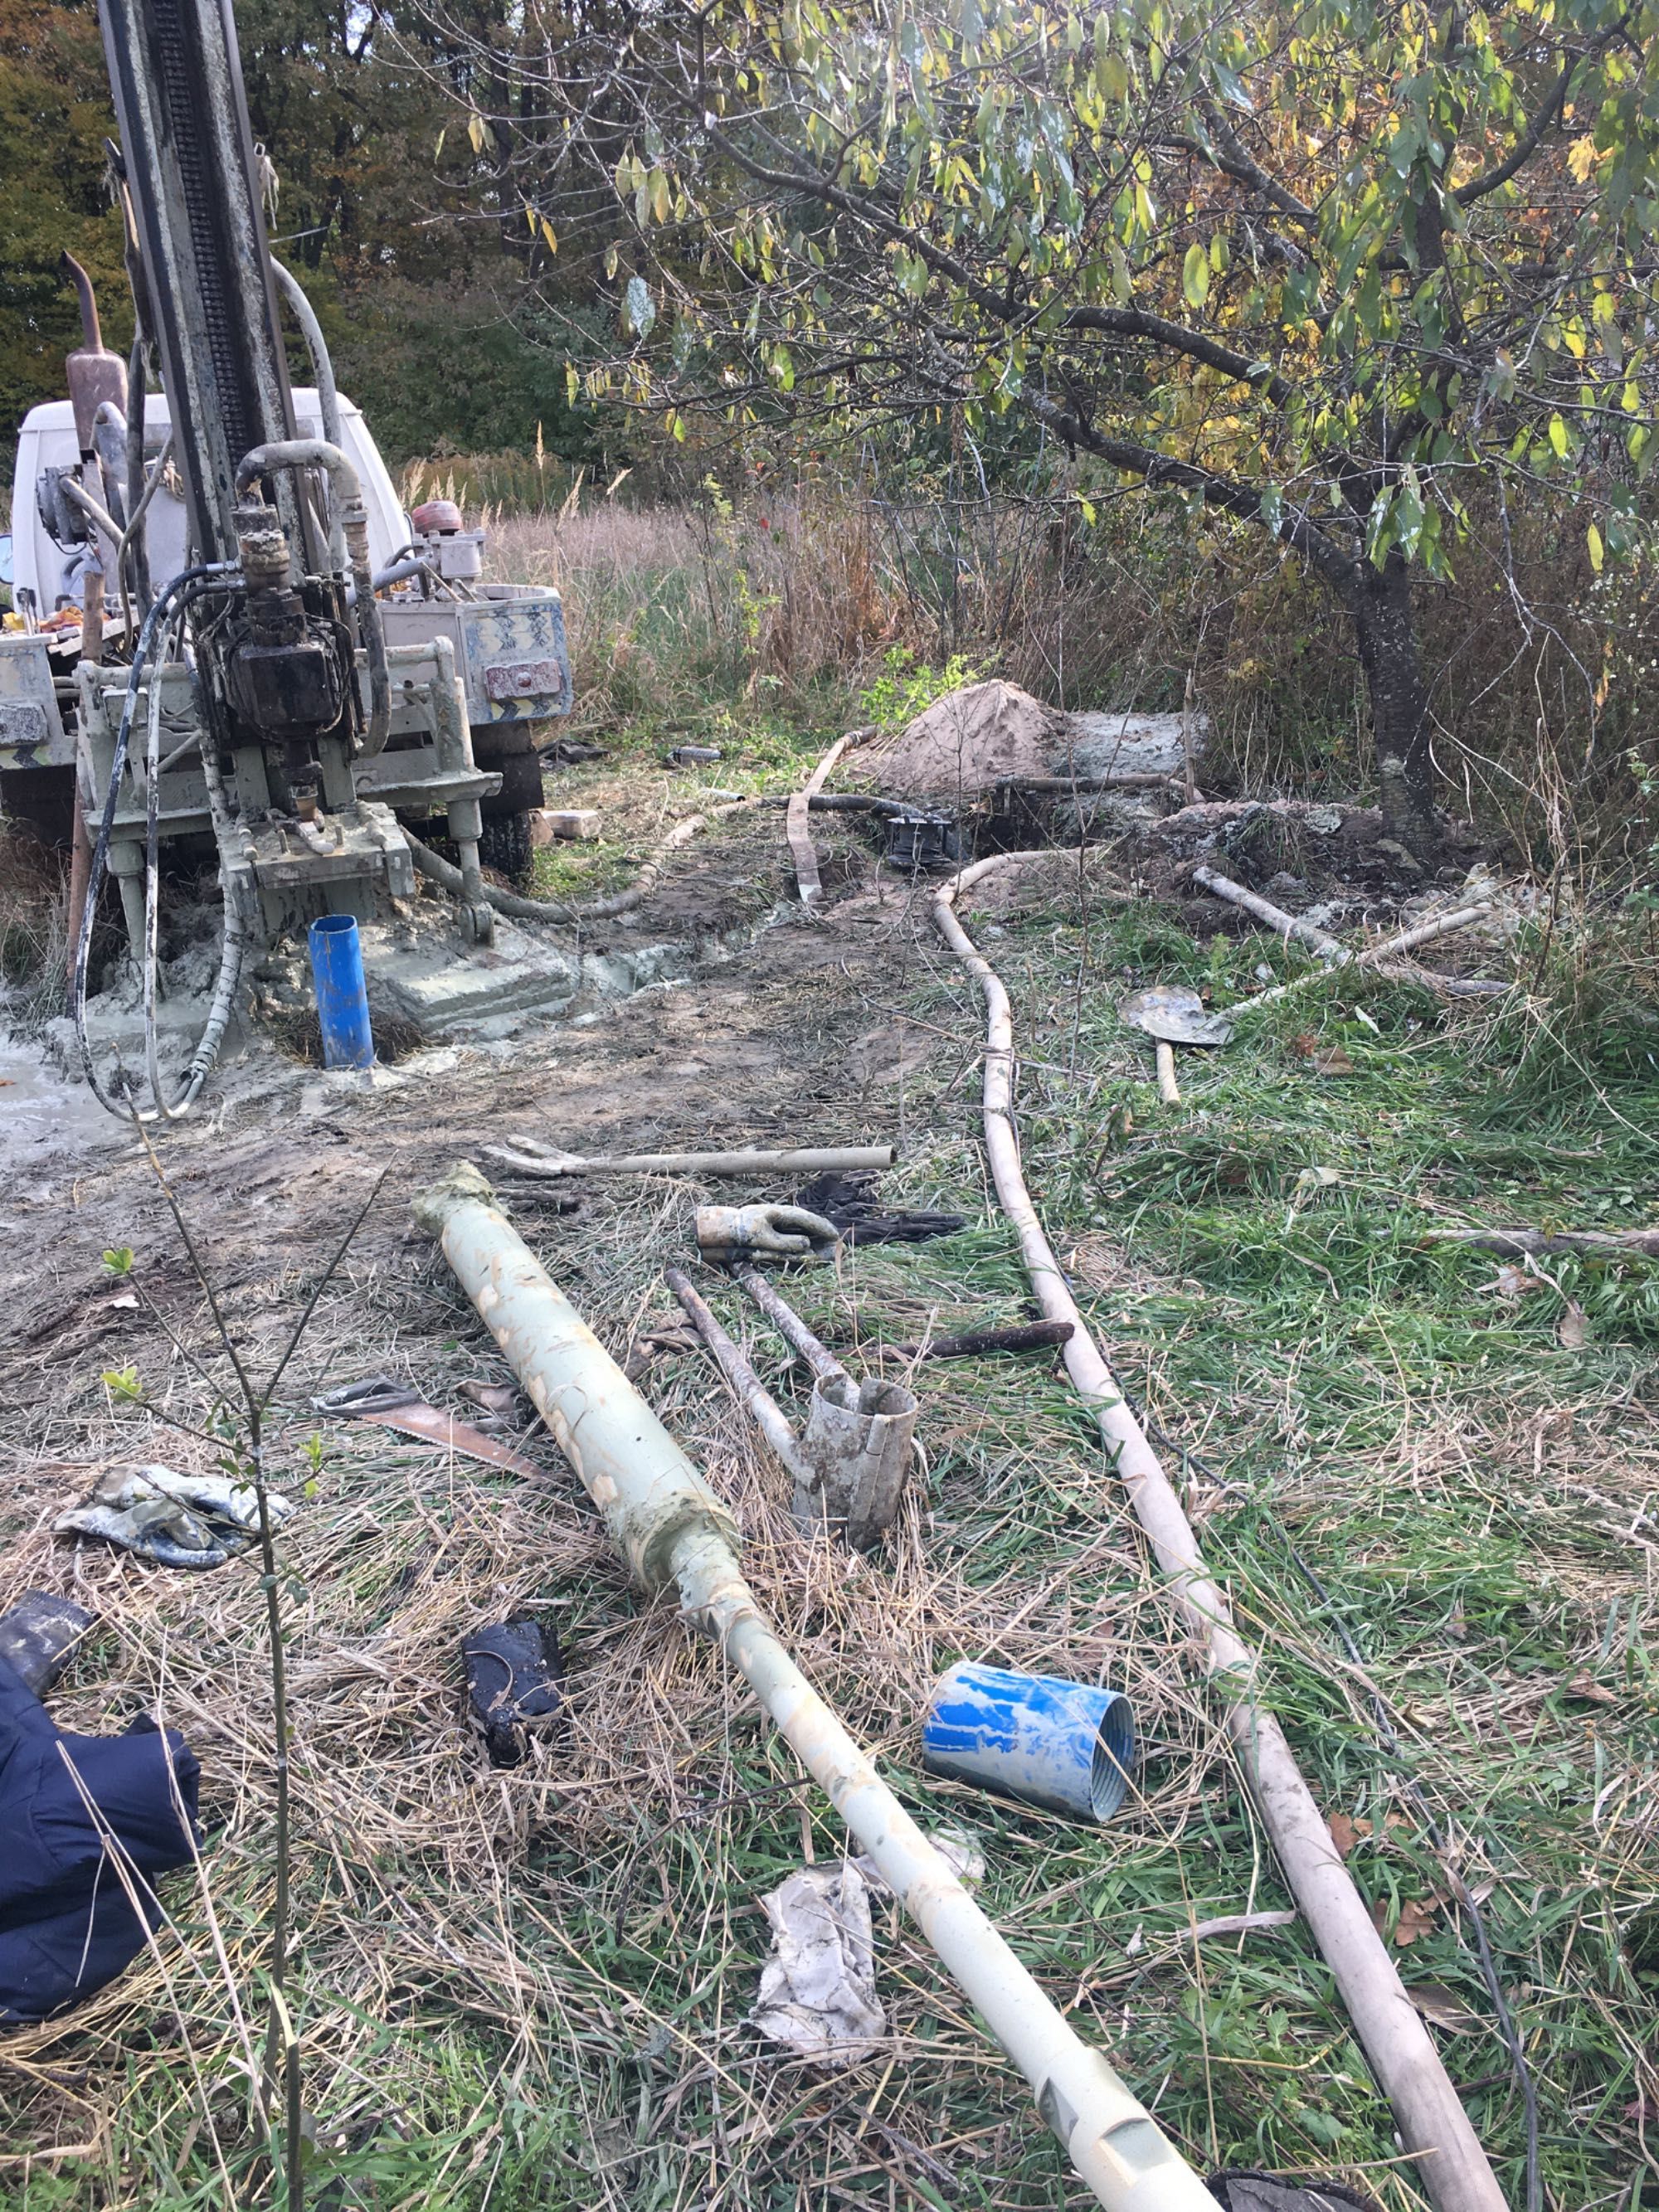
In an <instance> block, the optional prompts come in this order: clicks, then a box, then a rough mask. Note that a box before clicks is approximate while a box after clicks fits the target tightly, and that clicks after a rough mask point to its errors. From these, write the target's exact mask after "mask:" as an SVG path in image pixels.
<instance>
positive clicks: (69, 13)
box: [0, 0, 620, 483]
mask: <svg viewBox="0 0 1659 2212" xmlns="http://www.w3.org/2000/svg"><path fill="white" fill-rule="evenodd" d="M500 19H501V10H500V9H492V8H490V7H489V6H480V7H478V8H477V9H475V10H473V11H472V12H471V15H470V17H469V19H468V25H467V27H468V29H469V31H470V32H471V34H472V36H473V38H474V39H475V40H477V41H480V42H482V43H483V45H485V46H488V44H489V41H490V40H491V39H492V38H493V36H494V35H495V31H496V29H497V27H498V26H499V22H500ZM236 21H237V28H238V32H239V34H240V41H241V50H242V68H243V76H244V80H245V82H246V89H247V96H248V107H249V112H250V116H251V118H252V125H253V132H254V137H255V138H256V139H257V140H258V142H259V143H261V144H262V145H263V146H264V149H265V152H266V155H267V156H268V158H269V160H270V164H271V167H272V170H273V171H274V173H275V179H276V184H275V195H276V200H275V208H274V213H273V219H272V220H271V222H270V234H271V240H272V244H273V249H274V251H275V252H276V253H277V255H278V256H279V258H283V259H284V260H286V261H287V262H288V264H289V266H290V267H291V268H293V269H294V270H295V273H296V274H297V275H298V276H300V277H301V279H302V281H303V283H305V286H306V289H307V291H308V292H309V293H310V294H311V296H312V298H313V301H314V302H315V304H316V306H317V307H318V310H319V313H320V315H321V317H322V319H323V324H324V327H325V331H326V332H327V335H328V338H329V343H330V346H331V350H332V351H333V353H334V356H335V360H336V365H337V371H338V374H339V378H340V382H341V386H342V388H343V390H344V391H346V392H349V393H350V395H351V397H352V398H354V399H356V401H357V403H358V404H359V405H360V406H362V408H363V410H364V411H365V413H366V414H368V416H369V418H370V420H371V421H372V422H373V423H374V430H375V435H376V437H377V438H378V440H379V441H380V447H381V448H382V450H383V452H384V453H386V456H387V459H389V460H391V461H392V462H393V463H394V464H395V463H398V462H402V461H404V460H407V459H410V458H411V457H412V456H414V455H416V454H428V453H440V454H442V453H475V452H485V451H497V450H501V449H504V448H513V447H516V448H520V449H528V448H531V447H533V446H534V444H535V442H536V439H537V435H538V426H539V427H540V432H541V435H542V438H543V441H544V450H546V451H548V452H551V453H556V454H561V455H568V456H571V457H574V458H576V459H592V460H593V461H595V462H596V463H598V462H599V461H601V460H602V459H604V458H605V453H606V451H607V450H608V449H607V447H606V443H605V440H604V439H603V438H601V437H600V436H599V435H598V433H597V432H596V429H595V427H594V420H593V416H592V410H585V411H582V412H580V413H574V414H573V412H572V411H571V410H570V408H569V406H568V398H567V385H566V379H565V373H564V372H565V362H566V359H567V357H568V349H569V344H570V337H569V328H570V326H569V325H568V324H562V326H561V331H560V335H559V339H558V343H557V345H556V346H553V345H550V344H549V343H547V332H546V331H545V329H544V327H543V325H544V324H545V321H546V318H547V314H548V304H547V303H548V301H549V299H550V298H557V299H558V300H559V301H560V303H561V305H562V306H563V307H566V308H568V310H570V311H571V312H572V313H573V314H574V316H575V317H576V318H577V319H578V320H579V319H580V314H581V312H582V310H583V309H584V307H586V306H587V305H588V301H587V299H586V295H585V293H584V285H585V281H586V272H585V270H584V267H583V265H582V264H581V260H580V257H579V256H578V255H576V254H574V253H569V254H567V255H566V257H565V261H564V270H568V277H564V272H563V271H559V272H555V271H554V270H553V269H552V268H551V267H550V265H548V264H550V263H551V260H552V257H550V255H549V253H548V252H547V248H546V245H545V242H544V241H538V240H534V239H532V238H531V237H530V236H529V235H528V234H527V233H526V228H525V226H524V223H523V221H522V218H521V217H520V215H519V211H518V210H517V208H516V206H515V207H514V208H513V210H512V216H511V219H510V220H508V219H507V217H506V216H502V215H501V214H500V213H499V211H497V210H492V209H490V208H489V206H488V205H487V204H485V196H484V195H483V194H481V193H480V192H479V191H477V189H476V179H475V176H474V168H475V161H474V157H473V152H472V149H471V145H470V144H469V142H468V137H467V133H466V130H465V125H464V124H463V123H461V122H459V120H458V108H457V101H458V100H465V99H466V98H468V97H469V96H470V94H471V88H472V87H473V86H474V85H475V83H477V80H478V77H479V74H480V73H479V70H478V67H477V62H476V58H474V57H475V52H476V50H475V49H471V48H469V49H468V50H466V51H465V52H463V51H458V50H455V49H454V42H453V41H451V42H447V43H448V44H449V46H450V48H451V50H450V51H446V50H445V46H446V42H443V41H440V40H438V39H436V38H435V36H434V35H433V34H432V33H431V32H430V31H429V30H428V28H427V27H426V26H425V24H424V22H423V20H422V16H421V15H420V14H419V13H418V11H417V10H416V9H412V8H411V9H386V8H381V7H378V6H377V7H375V8H373V9H362V8H360V7H356V6H347V5H340V6H335V7H330V6H327V5H325V4H319V0H243V4H240V5H239V6H238V8H237V9H236ZM478 89H479V90H480V91H481V92H482V90H483V86H482V85H479V86H478ZM114 127H115V126H114V118H113V115H112V111H111V106H110V100H109V93H108V87H107V83H106V76H105V71H104V58H103V49H102V46H101V44H100V38H99V31H98V10H97V7H96V5H95V0H0V471H3V472H4V477H3V480H4V481H6V482H8V483H9V480H10V470H11V464H12V453H13V447H14V436H15V426H16V424H17V423H18V422H20V421H21V418H22V416H24V415H25V414H26V413H27V410H29V408H31V407H33V406H34V405H36V404H38V403H39V402H40V401H41V400H46V399H57V398H62V397H63V395H64V355H65V354H66V353H68V352H69V351H70V349H71V348H72V347H74V346H75V345H76V344H77V343H79V341H80V324H79V321H78V319H77V314H76V303H75V295H74V293H73V292H72V291H71V290H70V287H69V286H68V285H67V284H66V283H64V279H63V277H62V276H61V274H60V273H59V270H58V256H59V254H60V253H61V252H63V250H64V248H65V247H67V248H68V249H69V251H70V252H72V253H74V254H75V255H76V258H78V259H79V260H81V261H82V263H84V264H85V265H86V267H87V268H88V269H89V270H91V271H92V273H93V276H94V279H95V280H96V283H97V286H98V296H99V301H100V307H101V308H102V311H103V316H104V323H105V336H106V340H107V341H108V342H110V343H114V344H117V345H118V346H120V347H122V348H125V346H126V344H127V343H128V342H129V340H130V337H131V328H132V315H131V303H130V301H129V299H128V295H127V284H126V277H125V272H124V270H123V268H122V263H121V235H120V227H119V224H118V221H117V218H116V215H115V211H114V209H113V208H112V204H111V202H110V197H109V192H108V190H107V188H106V182H105V169H106V160H105V153H104V142H105V140H106V137H108V136H110V135H111V134H112V132H113V131H114ZM560 278H563V282H562V283H561V282H560V281H559V280H560ZM532 285H533V286H538V287H539V288H540V289H539V290H532ZM594 336H595V342H596V349H597V344H598V343H599V337H600V332H599V328H598V327H597V325H596V328H595V333H594ZM295 366H296V369H297V368H299V366H300V364H299V362H297V360H296V363H295ZM609 437H610V440H611V443H612V444H615V443H617V441H618V440H619V438H620V429H619V426H618V425H617V423H616V422H611V424H610V426H609Z"/></svg>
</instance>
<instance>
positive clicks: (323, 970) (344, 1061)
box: [307, 914, 374, 1067]
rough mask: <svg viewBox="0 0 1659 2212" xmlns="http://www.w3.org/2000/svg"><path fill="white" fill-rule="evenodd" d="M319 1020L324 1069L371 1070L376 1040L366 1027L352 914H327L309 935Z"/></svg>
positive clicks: (360, 952) (360, 953) (365, 1001)
mask: <svg viewBox="0 0 1659 2212" xmlns="http://www.w3.org/2000/svg"><path fill="white" fill-rule="evenodd" d="M307 942H308V943H309V945H310V947H311V976H312V981H313V983H314V984H315V985H316V987H317V1018H318V1021H319V1023H320V1024H321V1025H322V1031H323V1066H325V1067H373V1066H374V1033H373V1031H372V1030H370V1028H369V1025H368V987H367V985H366V984H365V983H364V981H363V948H362V945H360V944H359V942H358V939H357V925H356V922H355V921H353V920H352V918H351V916H350V915H349V914H325V915H324V916H323V917H322V919H321V920H320V921H313V923H312V925H311V928H310V931H309V933H308V936H307Z"/></svg>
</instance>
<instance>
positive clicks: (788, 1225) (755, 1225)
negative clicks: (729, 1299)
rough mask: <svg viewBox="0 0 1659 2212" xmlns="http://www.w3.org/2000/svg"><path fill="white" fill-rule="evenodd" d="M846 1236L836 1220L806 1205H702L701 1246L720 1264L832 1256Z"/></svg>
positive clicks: (699, 1219) (699, 1222) (705, 1255)
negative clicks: (842, 1233)
mask: <svg viewBox="0 0 1659 2212" xmlns="http://www.w3.org/2000/svg"><path fill="white" fill-rule="evenodd" d="M840 1242H841V1237H840V1233H839V1232H838V1231H837V1230H836V1225H835V1223H834V1222H833V1221H826V1220H825V1219H824V1218H823V1215H822V1214H821V1213H809V1212H807V1210H806V1208H805V1206H699V1207H698V1208H697V1249H698V1250H699V1251H700V1252H701V1253H702V1256H703V1258H704V1259H705V1260H708V1261H711V1262H712V1263H714V1265H715V1266H717V1267H734V1266H741V1265H743V1264H744V1262H746V1261H759V1260H804V1259H812V1260H827V1259H828V1258H829V1255H831V1253H833V1252H834V1250H835V1249H836V1246H837V1244H839V1243H840Z"/></svg>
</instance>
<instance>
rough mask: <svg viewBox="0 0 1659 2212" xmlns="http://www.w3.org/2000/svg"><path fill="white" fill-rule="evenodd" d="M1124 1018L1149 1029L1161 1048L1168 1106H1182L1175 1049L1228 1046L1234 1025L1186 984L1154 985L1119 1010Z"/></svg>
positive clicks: (1161, 1082)
mask: <svg viewBox="0 0 1659 2212" xmlns="http://www.w3.org/2000/svg"><path fill="white" fill-rule="evenodd" d="M1118 1012H1119V1013H1120V1015H1121V1017H1122V1018H1123V1019H1124V1020H1125V1021H1126V1022H1128V1023H1130V1024H1132V1025H1133V1027H1134V1028H1135V1029H1138V1030H1146V1034H1147V1036H1149V1037H1151V1038H1152V1040H1153V1042H1154V1043H1155V1044H1156V1045H1157V1048H1158V1097H1160V1098H1161V1099H1162V1100H1163V1101H1164V1104H1165V1105H1166V1106H1179V1105H1180V1103H1181V1086H1180V1085H1179V1084H1178V1083H1177V1082H1176V1064H1175V1048H1176V1046H1177V1045H1178V1044H1197V1045H1206V1046H1214V1045H1223V1044H1225V1043H1226V1042H1227V1040H1228V1038H1229V1037H1230V1036H1231V1035H1232V1033H1233V1025H1232V1024H1231V1022H1230V1021H1229V1020H1228V1018H1227V1017H1226V1016H1225V1014H1212V1012H1210V1010H1209V1008H1208V1007H1207V1006H1206V1005H1205V1003H1204V1001H1203V1000H1202V999H1200V997H1199V995H1198V994H1197V992H1196V991H1192V990H1188V987H1187V986H1186V985H1185V984H1184V983H1154V984H1152V986H1151V987H1149V988H1148V989H1146V990H1145V991H1137V992H1136V993H1135V994H1134V996H1133V998H1129V999H1126V1000H1124V1001H1123V1004H1122V1005H1121V1006H1120V1007H1119V1008H1118Z"/></svg>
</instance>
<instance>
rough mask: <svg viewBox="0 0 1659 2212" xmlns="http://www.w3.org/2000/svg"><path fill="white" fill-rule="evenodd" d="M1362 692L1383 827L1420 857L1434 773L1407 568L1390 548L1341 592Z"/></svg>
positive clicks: (1427, 834) (1425, 853)
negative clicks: (1367, 708) (1356, 650)
mask: <svg viewBox="0 0 1659 2212" xmlns="http://www.w3.org/2000/svg"><path fill="white" fill-rule="evenodd" d="M1348 606H1349V611H1351V613H1352V616H1353V620H1354V629H1355V631H1356V634H1357V636H1358V645H1359V664H1360V666H1361V667H1362V668H1363V669H1364V671H1365V688H1366V690H1367V692H1368V693H1369V695H1370V708H1371V730H1372V733H1373V737H1374V740H1375V744H1376V774H1377V781H1378V783H1379V784H1380V785H1381V787H1382V793H1383V827H1384V829H1386V831H1387V833H1388V835H1389V836H1390V837H1393V838H1395V840H1396V841H1397V842H1399V843H1400V844H1401V845H1403V846H1405V848H1407V851H1408V852H1410V853H1413V854H1416V855H1417V857H1418V858H1419V859H1420V860H1427V859H1428V858H1429V857H1430V856H1431V854H1432V853H1433V851H1434V848H1435V844H1436V841H1437V829H1436V824H1435V818H1434V771H1433V765H1432V763H1431V761H1430V758H1429V694H1428V687H1427V685H1426V684H1425V683H1424V681H1423V661H1422V655H1421V654H1420V653H1419V650H1418V643H1417V622H1416V617H1414V615H1413V611H1412V591H1411V571H1410V569H1409V568H1407V564H1406V562H1405V561H1404V560H1403V559H1402V558H1401V556H1400V555H1399V554H1398V553H1390V554H1389V556H1388V558H1387V561H1386V562H1385V563H1384V565H1383V567H1382V568H1376V567H1375V566H1374V565H1373V564H1372V563H1371V562H1369V561H1367V562H1364V565H1363V567H1362V568H1361V569H1360V572H1359V574H1358V578H1357V580H1355V582H1354V583H1353V585H1352V587H1351V588H1350V591H1349V593H1348Z"/></svg>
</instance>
